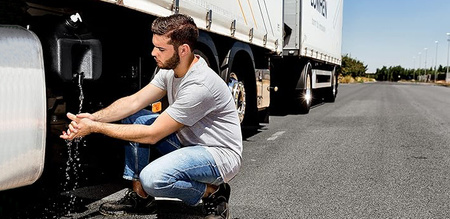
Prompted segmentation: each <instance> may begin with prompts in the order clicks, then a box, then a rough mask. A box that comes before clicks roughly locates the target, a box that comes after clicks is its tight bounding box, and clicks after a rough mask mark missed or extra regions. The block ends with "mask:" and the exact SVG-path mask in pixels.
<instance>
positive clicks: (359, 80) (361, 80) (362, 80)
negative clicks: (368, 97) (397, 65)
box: [339, 75, 376, 84]
mask: <svg viewBox="0 0 450 219" xmlns="http://www.w3.org/2000/svg"><path fill="white" fill-rule="evenodd" d="M375 81H376V80H375V79H373V78H366V77H356V78H353V77H352V76H350V75H347V76H345V77H342V76H339V83H344V84H351V83H367V82H375Z"/></svg>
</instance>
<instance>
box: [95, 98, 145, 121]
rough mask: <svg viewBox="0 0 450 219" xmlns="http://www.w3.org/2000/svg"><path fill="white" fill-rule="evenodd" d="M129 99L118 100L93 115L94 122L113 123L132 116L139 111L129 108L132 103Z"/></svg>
mask: <svg viewBox="0 0 450 219" xmlns="http://www.w3.org/2000/svg"><path fill="white" fill-rule="evenodd" d="M130 99H131V97H130V96H127V97H123V98H120V99H118V100H116V101H115V102H113V103H112V104H111V105H109V106H108V107H106V108H104V109H101V110H99V111H97V112H95V113H93V114H92V115H93V116H94V120H95V121H98V122H114V121H118V120H121V119H123V118H125V117H127V116H129V115H132V114H133V113H135V112H137V111H138V110H139V109H136V108H133V107H131V106H132V102H133V101H132V100H130Z"/></svg>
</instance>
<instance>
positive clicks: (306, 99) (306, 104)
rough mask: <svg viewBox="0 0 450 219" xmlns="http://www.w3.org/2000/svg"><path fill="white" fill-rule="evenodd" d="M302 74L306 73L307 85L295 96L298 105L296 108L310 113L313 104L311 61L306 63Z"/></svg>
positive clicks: (301, 111)
mask: <svg viewBox="0 0 450 219" xmlns="http://www.w3.org/2000/svg"><path fill="white" fill-rule="evenodd" d="M301 75H302V76H303V75H304V77H305V79H304V80H305V86H304V88H303V89H301V92H299V94H298V95H297V96H296V98H295V103H296V106H295V108H296V109H297V110H296V111H297V112H298V113H300V114H308V113H309V109H310V108H311V105H312V98H313V95H312V67H311V64H310V63H307V64H306V65H305V67H303V70H302V74H301Z"/></svg>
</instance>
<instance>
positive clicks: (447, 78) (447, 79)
mask: <svg viewBox="0 0 450 219" xmlns="http://www.w3.org/2000/svg"><path fill="white" fill-rule="evenodd" d="M447 42H448V48H447V73H446V74H445V82H447V83H448V82H450V78H449V76H448V59H449V54H450V52H449V51H450V33H447Z"/></svg>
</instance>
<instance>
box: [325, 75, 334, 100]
mask: <svg viewBox="0 0 450 219" xmlns="http://www.w3.org/2000/svg"><path fill="white" fill-rule="evenodd" d="M336 94H337V81H336V75H335V74H334V72H333V76H332V77H331V87H330V88H327V90H326V91H325V96H324V101H325V102H329V103H333V102H334V101H335V100H336Z"/></svg>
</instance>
